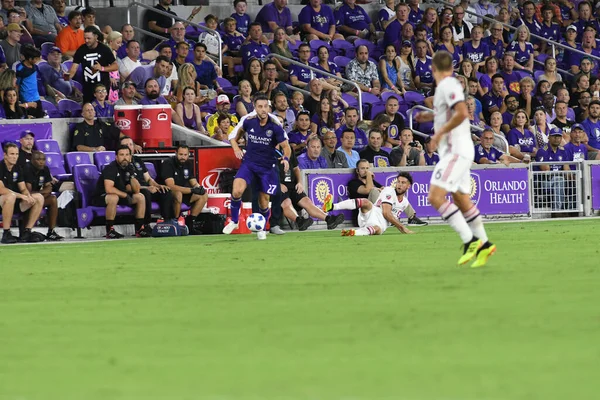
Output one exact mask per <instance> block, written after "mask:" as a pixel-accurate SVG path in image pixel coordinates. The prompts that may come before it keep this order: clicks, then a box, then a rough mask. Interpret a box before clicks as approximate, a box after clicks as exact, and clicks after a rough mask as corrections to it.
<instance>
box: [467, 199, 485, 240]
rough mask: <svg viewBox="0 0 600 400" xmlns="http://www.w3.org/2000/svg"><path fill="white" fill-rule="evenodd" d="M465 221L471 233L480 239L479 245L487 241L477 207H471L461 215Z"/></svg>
mask: <svg viewBox="0 0 600 400" xmlns="http://www.w3.org/2000/svg"><path fill="white" fill-rule="evenodd" d="M463 217H464V218H465V221H467V224H468V225H469V228H471V232H473V235H474V236H475V237H477V238H478V239H481V243H485V242H487V241H488V237H487V233H486V232H485V228H484V226H483V220H482V219H481V215H480V214H479V209H478V208H477V206H473V207H471V208H470V209H469V211H467V212H466V213H464V214H463Z"/></svg>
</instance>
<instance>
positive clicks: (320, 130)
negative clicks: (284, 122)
mask: <svg viewBox="0 0 600 400" xmlns="http://www.w3.org/2000/svg"><path fill="white" fill-rule="evenodd" d="M310 121H311V122H314V123H315V124H316V125H317V130H316V131H315V133H316V134H317V135H319V136H323V135H325V134H326V133H327V132H329V131H333V132H335V118H334V126H329V124H328V123H327V121H323V119H322V118H321V116H320V115H318V114H315V115H313V116H312V117H311V118H310Z"/></svg>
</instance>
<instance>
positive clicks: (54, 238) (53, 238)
mask: <svg viewBox="0 0 600 400" xmlns="http://www.w3.org/2000/svg"><path fill="white" fill-rule="evenodd" d="M63 239H64V237H62V236H60V235H59V234H58V233H56V231H55V230H54V229H52V230H51V231H50V232H48V234H47V235H46V240H48V241H50V242H58V241H59V240H63Z"/></svg>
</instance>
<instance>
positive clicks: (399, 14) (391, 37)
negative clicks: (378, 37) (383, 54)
mask: <svg viewBox="0 0 600 400" xmlns="http://www.w3.org/2000/svg"><path fill="white" fill-rule="evenodd" d="M408 13H409V8H408V6H407V5H406V4H405V3H399V4H398V5H397V6H396V18H395V19H394V20H393V21H392V22H390V23H388V25H387V27H386V28H385V31H384V34H383V46H384V47H385V46H387V45H389V44H395V43H396V42H398V39H399V37H400V33H401V32H402V26H404V25H405V24H407V23H408Z"/></svg>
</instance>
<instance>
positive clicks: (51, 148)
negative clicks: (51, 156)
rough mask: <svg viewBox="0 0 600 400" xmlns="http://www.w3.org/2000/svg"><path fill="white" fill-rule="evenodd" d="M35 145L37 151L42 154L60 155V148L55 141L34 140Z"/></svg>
mask: <svg viewBox="0 0 600 400" xmlns="http://www.w3.org/2000/svg"><path fill="white" fill-rule="evenodd" d="M35 145H36V146H37V149H38V150H39V151H41V152H44V153H58V154H60V153H61V151H60V146H59V145H58V142H57V141H56V140H52V139H40V140H36V142H35Z"/></svg>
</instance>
